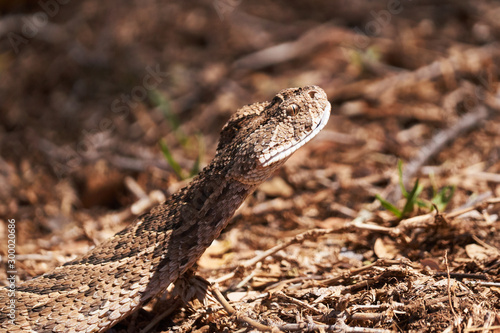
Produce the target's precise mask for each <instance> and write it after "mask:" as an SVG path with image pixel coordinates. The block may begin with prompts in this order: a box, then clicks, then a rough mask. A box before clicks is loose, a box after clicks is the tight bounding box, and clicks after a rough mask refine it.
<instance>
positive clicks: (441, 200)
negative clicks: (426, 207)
mask: <svg viewBox="0 0 500 333" xmlns="http://www.w3.org/2000/svg"><path fill="white" fill-rule="evenodd" d="M453 194H455V186H445V187H443V188H442V189H441V190H440V191H439V192H438V193H437V194H436V195H435V196H434V198H432V200H431V201H432V203H433V204H435V205H436V207H437V208H438V210H439V211H440V212H442V211H444V210H445V209H446V206H448V204H449V203H450V200H451V198H452V197H453Z"/></svg>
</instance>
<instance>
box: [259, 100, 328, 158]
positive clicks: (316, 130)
mask: <svg viewBox="0 0 500 333" xmlns="http://www.w3.org/2000/svg"><path fill="white" fill-rule="evenodd" d="M326 103H327V104H326V107H325V110H324V111H323V116H322V117H321V120H320V121H319V123H318V125H316V127H315V128H314V129H313V130H312V131H311V132H309V133H308V134H307V135H306V136H305V137H303V138H302V139H301V140H300V141H298V142H296V143H295V144H293V145H291V146H290V147H288V148H286V149H285V150H283V151H279V152H276V153H275V154H274V155H270V156H269V157H267V156H265V157H264V158H261V160H260V162H261V163H262V166H263V167H267V166H270V165H271V164H273V163H276V162H278V161H281V160H284V159H285V158H287V157H289V156H290V155H292V154H293V153H294V152H295V151H296V150H297V149H299V148H300V147H302V146H303V145H305V144H306V143H307V142H309V141H310V140H311V139H312V138H314V137H315V136H316V134H318V133H319V132H320V131H321V130H322V129H323V127H325V125H326V123H327V122H328V119H329V118H330V110H331V108H332V106H331V104H330V102H326ZM266 157H267V158H266Z"/></svg>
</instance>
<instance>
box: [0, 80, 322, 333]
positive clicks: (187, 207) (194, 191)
mask: <svg viewBox="0 0 500 333" xmlns="http://www.w3.org/2000/svg"><path fill="white" fill-rule="evenodd" d="M330 110H331V104H330V103H329V102H328V99H327V95H326V93H325V91H324V90H323V89H321V88H320V87H318V86H315V85H310V86H305V87H300V88H287V89H283V90H281V91H280V92H278V93H277V94H276V95H275V96H274V98H273V99H272V100H271V101H268V102H257V103H254V104H249V105H245V106H243V107H241V108H240V109H238V110H237V111H236V112H235V113H234V114H233V115H232V116H231V117H230V119H229V120H228V122H227V123H226V124H225V125H224V126H223V128H222V130H221V133H220V139H219V142H218V145H217V149H216V153H215V156H214V158H213V159H212V161H211V162H210V163H209V164H208V165H207V166H206V167H205V168H204V169H203V170H202V171H201V172H200V173H199V174H198V175H197V176H196V177H195V178H194V179H193V180H192V181H191V182H190V183H189V184H188V185H186V186H185V187H184V188H182V189H180V190H179V191H178V192H176V193H175V194H173V195H172V196H170V197H169V198H168V199H166V201H165V202H163V203H161V204H159V205H157V206H155V207H153V208H152V209H151V210H150V211H149V212H147V213H145V214H143V215H140V216H138V217H137V218H136V219H135V221H134V222H133V223H131V224H130V225H129V226H127V227H126V228H125V229H123V230H122V231H120V232H118V233H117V234H115V235H114V236H112V237H111V238H109V239H107V240H105V241H104V242H102V243H101V244H99V245H97V246H96V247H94V248H93V249H91V250H90V251H89V252H87V253H86V254H84V255H82V256H80V257H78V258H76V259H74V260H71V261H69V262H66V263H64V264H63V265H61V266H59V267H56V268H55V269H54V270H52V271H49V272H48V273H45V274H43V275H41V276H38V277H35V278H33V279H31V280H28V281H24V282H22V283H19V284H18V285H15V287H12V286H7V287H3V288H1V289H0V328H1V330H2V331H3V332H9V333H10V332H12V333H14V332H44V333H48V332H75V333H83V332H86V333H90V332H104V331H106V330H108V329H109V328H111V327H113V326H114V325H115V324H117V323H118V322H120V321H121V320H123V319H124V318H126V317H127V316H129V315H131V314H132V313H134V312H135V311H137V310H138V309H140V308H141V307H142V306H143V305H144V304H145V303H147V302H148V301H149V300H151V299H152V298H154V297H155V296H157V295H158V294H160V293H162V292H164V291H165V290H166V289H167V288H168V286H169V285H171V284H172V283H175V281H176V280H177V279H178V278H179V277H181V276H182V275H183V274H184V273H186V271H187V270H188V269H189V268H191V267H192V266H193V265H194V264H195V263H196V262H197V260H198V259H199V258H200V256H201V255H202V254H203V252H204V251H205V250H206V248H207V247H209V246H210V244H211V243H212V242H213V241H214V240H215V239H216V238H217V237H218V236H219V235H220V233H221V231H222V230H223V229H224V228H225V227H226V225H227V224H228V223H229V221H230V219H231V217H232V216H233V215H234V212H235V210H236V209H237V208H238V207H239V206H240V205H241V204H242V202H243V201H244V200H245V198H247V197H248V196H249V195H250V194H251V193H252V192H253V191H254V190H255V189H256V188H257V186H258V185H259V184H261V183H262V182H264V181H265V180H266V179H267V178H269V177H270V176H271V175H272V174H273V173H274V172H275V171H276V170H277V169H278V168H279V167H280V166H281V165H282V164H283V163H284V162H285V161H286V160H287V159H288V158H289V157H290V156H291V155H292V154H293V153H294V152H295V151H296V150H297V149H299V148H300V147H302V146H303V145H304V144H305V143H307V142H308V141H310V140H311V139H312V138H313V137H315V136H316V135H317V134H318V133H319V132H320V131H321V130H322V129H323V128H324V126H325V125H326V123H327V122H328V119H329V116H330Z"/></svg>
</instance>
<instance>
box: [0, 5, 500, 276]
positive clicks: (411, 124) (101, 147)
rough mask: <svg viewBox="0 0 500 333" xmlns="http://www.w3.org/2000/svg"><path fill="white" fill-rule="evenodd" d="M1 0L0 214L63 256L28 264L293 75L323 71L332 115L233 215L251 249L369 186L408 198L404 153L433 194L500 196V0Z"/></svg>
mask: <svg viewBox="0 0 500 333" xmlns="http://www.w3.org/2000/svg"><path fill="white" fill-rule="evenodd" d="M0 13H1V16H0V219H7V218H15V219H16V222H17V228H18V229H17V230H18V231H17V237H18V244H19V245H18V253H42V254H44V253H49V252H50V253H56V255H55V256H52V255H51V256H49V257H48V258H49V259H47V260H45V261H43V260H42V263H40V260H38V261H37V260H34V261H29V260H28V261H26V262H24V263H23V265H24V266H23V267H24V272H23V273H22V274H21V276H20V278H21V279H25V278H29V277H30V276H34V275H37V274H40V273H43V272H45V271H46V270H47V269H49V268H50V267H53V266H55V265H57V264H59V263H60V262H63V261H64V260H67V259H68V258H71V256H72V255H75V254H79V253H84V252H85V251H87V250H88V248H89V246H91V245H92V244H95V243H98V242H99V241H101V240H102V239H105V238H106V237H108V236H110V235H112V234H113V233H114V232H116V231H118V230H120V229H121V228H123V226H124V225H126V224H127V223H129V222H130V220H132V219H133V217H132V216H131V215H133V214H132V213H129V212H128V210H127V209H128V208H127V207H129V206H130V205H131V204H133V203H134V202H135V201H136V200H137V199H138V197H140V196H141V195H143V196H144V195H146V193H149V192H150V191H152V190H154V189H161V190H162V192H163V194H164V195H165V196H168V195H170V194H171V193H172V192H173V191H175V190H176V189H177V188H178V187H179V186H181V185H182V184H184V183H185V182H186V180H185V179H187V178H189V176H192V175H193V174H196V172H197V171H198V170H199V169H200V168H201V167H203V166H204V165H206V164H207V163H208V162H209V161H210V159H211V158H212V156H213V154H214V152H215V147H216V143H217V140H218V134H219V131H220V129H221V128H222V126H223V124H224V123H225V122H226V121H227V119H228V118H229V117H230V115H231V114H232V113H234V112H235V111H236V110H237V108H239V107H241V106H242V105H245V104H249V103H254V102H257V101H265V100H269V99H271V98H272V97H273V96H274V95H275V94H276V92H278V91H279V90H281V89H283V88H288V87H298V86H304V85H309V84H316V85H319V86H321V87H322V88H323V89H324V90H325V91H326V92H327V94H328V96H329V99H330V102H331V103H332V107H333V108H332V116H331V118H330V121H329V124H328V125H327V127H326V128H325V130H324V131H323V132H322V133H320V135H318V137H317V138H316V139H315V140H313V142H311V143H309V144H308V145H306V147H305V148H303V149H301V150H300V151H299V152H297V154H296V155H295V156H293V157H292V158H291V159H290V161H289V162H288V163H287V164H286V166H285V167H284V168H283V169H282V170H280V171H279V172H278V173H277V175H276V177H274V178H273V179H272V180H271V181H270V183H267V185H265V186H263V187H262V188H261V189H260V190H258V191H257V192H256V193H255V195H254V196H253V197H252V198H250V199H249V201H248V203H247V205H248V207H259V209H260V210H259V211H258V212H256V211H255V210H253V211H252V210H246V211H245V210H243V211H242V213H240V214H239V215H238V216H237V217H236V219H235V221H236V225H237V227H238V228H241V229H245V230H249V232H248V233H246V234H245V235H242V236H241V237H245V239H244V241H242V244H246V245H242V246H247V248H246V249H254V248H260V249H265V248H268V247H269V246H272V245H273V244H275V243H276V237H280V236H277V235H276V234H272V235H270V234H269V230H279V231H280V232H284V233H285V235H288V233H289V232H291V231H296V232H298V231H300V230H307V229H308V228H312V227H323V228H326V227H331V226H332V225H335V223H339V221H346V220H349V219H353V218H355V217H356V216H357V212H359V211H360V210H361V209H363V208H365V207H367V205H370V204H373V203H374V202H376V199H375V196H376V195H377V194H378V195H380V196H381V197H383V198H387V200H389V201H391V202H392V203H394V204H395V205H399V206H401V198H402V197H401V192H400V190H398V188H399V187H398V186H397V184H398V172H397V163H398V160H402V161H403V171H404V172H403V173H404V175H403V178H404V181H405V183H406V184H407V186H410V188H411V186H412V185H413V184H414V183H413V182H414V179H415V177H416V176H419V177H420V178H421V180H420V181H421V184H422V185H423V186H424V190H423V195H424V196H426V197H427V198H428V199H430V198H432V196H433V191H438V190H439V189H442V188H444V187H445V186H454V196H453V198H452V199H451V200H450V203H449V206H448V208H449V209H450V208H456V207H459V206H460V205H461V204H463V203H464V202H467V201H468V200H469V199H470V198H471V197H473V198H476V197H477V196H481V195H484V194H485V193H486V194H488V195H490V196H500V179H499V177H498V174H499V172H500V162H499V158H500V135H499V134H500V116H499V110H500V102H499V101H498V91H497V89H498V78H499V72H498V65H499V60H500V57H499V56H500V48H499V47H498V40H499V38H500V20H498V17H500V4H499V3H498V2H497V1H488V0H480V1H459V0H445V1H439V2H436V1H430V0H418V1H410V0H399V1H398V0H372V1H358V0H354V1H348V0H328V1H327V0H311V1H307V2H305V1H265V2H264V1H249V0H210V1H178V2H174V1H153V0H148V1H144V0H141V1H139V0H137V1H133V0H123V1H120V2H112V1H97V0H86V1H75V0H59V1H58V0H40V1H29V0H25V1H7V0H2V1H0ZM131 183H132V184H134V185H130V184H131ZM135 185H138V186H139V187H140V189H142V191H143V193H142V192H141V190H136V191H135V192H134V191H133V190H131V188H134V186H135ZM137 193H139V194H137ZM141 193H142V194H141ZM297 195H299V199H297V197H296V196H297ZM146 196H147V195H146ZM279 198H282V199H280V200H281V201H273V203H274V206H272V207H271V208H269V207H264V206H259V204H262V203H263V202H265V201H266V200H277V199H279ZM294 198H295V199H294ZM115 212H118V213H120V214H122V215H119V217H118V219H114V220H113V219H112V220H107V219H104V218H103V216H108V215H109V214H111V213H115ZM113 216H115V215H113ZM250 220H251V221H252V222H253V223H252V224H251V225H250V223H248V222H249V221H250ZM239 222H241V223H239ZM0 228H5V225H4V224H2V225H1V227H0ZM296 232H295V233H296ZM6 235H7V233H6V232H2V231H1V230H0V239H2V237H4V236H6ZM280 235H281V234H280ZM369 237H370V236H367V239H370V238H369ZM349 241H350V242H355V241H354V240H353V239H350V240H349ZM357 247H358V248H364V247H366V248H369V247H370V246H369V245H368V244H367V243H365V241H362V242H360V243H359V244H358V245H357ZM4 250H5V249H1V250H0V252H2V251H4ZM413 255H415V257H414V258H418V257H419V255H418V254H416V252H415V253H413ZM408 256H409V257H410V258H412V257H411V255H410V254H408ZM2 274H3V273H2ZM3 278H4V277H3V275H2V279H3Z"/></svg>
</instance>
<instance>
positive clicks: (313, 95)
mask: <svg viewBox="0 0 500 333" xmlns="http://www.w3.org/2000/svg"><path fill="white" fill-rule="evenodd" d="M308 94H309V96H310V97H311V98H313V99H315V98H316V96H317V94H318V92H317V91H316V90H311V91H309V92H308Z"/></svg>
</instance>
